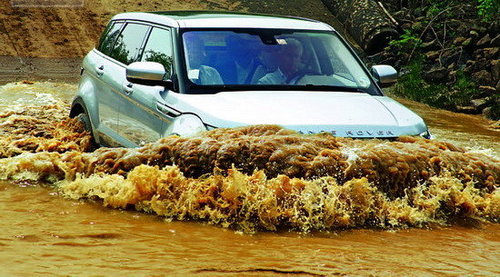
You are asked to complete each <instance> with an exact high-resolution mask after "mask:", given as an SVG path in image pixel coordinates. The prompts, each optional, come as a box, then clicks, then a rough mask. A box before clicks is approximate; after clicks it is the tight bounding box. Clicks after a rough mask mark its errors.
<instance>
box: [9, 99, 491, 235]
mask: <svg viewBox="0 0 500 277" xmlns="http://www.w3.org/2000/svg"><path fill="white" fill-rule="evenodd" d="M35 102H37V103H41V104H38V106H37V107H34V106H29V105H27V104H26V103H20V104H18V105H17V106H16V105H11V107H10V108H8V109H2V112H0V140H1V144H0V145H1V147H0V150H1V151H0V153H1V155H2V159H0V170H1V172H0V179H2V180H7V181H11V182H28V183H36V184H48V185H51V186H53V187H54V188H55V189H56V190H57V191H58V192H59V193H61V194H62V195H64V196H66V197H69V198H73V199H90V200H96V201H98V202H101V201H102V203H103V205H105V206H108V207H113V208H122V209H125V208H126V209H136V210H139V211H145V212H151V213H155V214H158V215H160V216H164V217H166V218H169V219H176V220H201V221H206V222H210V223H214V224H218V225H221V226H225V227H231V228H236V229H242V230H245V231H255V230H282V229H297V230H302V231H310V230H325V229H336V228H359V227H374V228H395V227H396V228H398V227H407V226H417V227H420V226H426V225H429V224H448V223H450V222H453V221H454V220H457V218H458V219H464V218H470V219H474V220H480V221H492V222H497V221H498V220H499V218H500V193H499V190H498V183H499V181H498V180H499V178H500V162H499V159H498V158H497V157H496V156H494V155H488V154H484V153H481V152H475V151H469V150H467V149H464V148H462V147H458V146H455V145H453V144H451V143H447V142H443V141H436V140H426V139H422V138H414V137H402V138H399V139H397V140H394V141H387V140H354V139H348V138H336V137H333V136H331V135H328V134H317V135H302V134H297V133H295V132H293V131H290V130H285V129H282V128H281V127H278V126H267V125H266V126H249V127H242V128H234V129H215V130H212V131H208V132H205V133H203V134H200V135H198V136H194V137H189V138H181V137H177V136H171V137H166V138H163V139H160V140H159V141H157V142H155V143H152V144H148V145H146V146H144V147H141V148H136V149H126V148H100V149H98V150H96V151H92V152H88V151H91V148H90V136H89V134H88V133H85V132H83V128H82V126H81V124H80V123H79V122H78V120H76V119H69V118H68V117H67V114H68V105H67V104H65V103H64V102H57V101H55V102H54V101H52V102H50V101H48V102H49V103H48V105H44V104H45V103H43V101H42V102H41V101H35ZM86 151H87V152H86Z"/></svg>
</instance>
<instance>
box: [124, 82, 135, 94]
mask: <svg viewBox="0 0 500 277" xmlns="http://www.w3.org/2000/svg"><path fill="white" fill-rule="evenodd" d="M123 90H124V91H125V94H126V95H130V94H132V92H134V84H132V83H128V84H126V85H124V86H123Z"/></svg>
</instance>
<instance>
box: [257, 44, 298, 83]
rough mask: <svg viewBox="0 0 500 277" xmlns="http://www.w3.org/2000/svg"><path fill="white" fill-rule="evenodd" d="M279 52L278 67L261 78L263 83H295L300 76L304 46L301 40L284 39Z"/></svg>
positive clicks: (260, 81) (260, 80)
mask: <svg viewBox="0 0 500 277" xmlns="http://www.w3.org/2000/svg"><path fill="white" fill-rule="evenodd" d="M280 46H281V47H280V51H279V52H278V57H277V58H278V68H277V69H276V70H275V71H273V72H271V73H268V74H266V75H264V77H262V78H260V79H259V81H258V84H262V85H286V84H288V85H294V84H295V83H296V82H297V81H298V79H299V77H300V74H299V73H300V67H301V58H302V53H303V51H304V48H303V46H302V44H301V43H300V41H299V40H297V39H294V38H287V39H286V40H283V44H281V45H280Z"/></svg>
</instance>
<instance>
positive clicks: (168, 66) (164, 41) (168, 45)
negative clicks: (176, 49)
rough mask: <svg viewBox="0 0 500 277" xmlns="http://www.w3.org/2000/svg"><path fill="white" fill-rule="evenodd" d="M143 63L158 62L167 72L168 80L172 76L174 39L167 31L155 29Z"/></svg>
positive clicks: (145, 51) (144, 54) (143, 55)
mask: <svg viewBox="0 0 500 277" xmlns="http://www.w3.org/2000/svg"><path fill="white" fill-rule="evenodd" d="M141 61H148V62H158V63H161V64H163V66H164V67H165V70H166V71H167V74H166V76H165V77H166V78H170V76H172V68H173V58H172V37H171V35H170V31H169V30H167V29H160V28H153V30H152V31H151V35H149V39H148V42H147V43H146V47H145V48H144V53H143V54H142V59H141Z"/></svg>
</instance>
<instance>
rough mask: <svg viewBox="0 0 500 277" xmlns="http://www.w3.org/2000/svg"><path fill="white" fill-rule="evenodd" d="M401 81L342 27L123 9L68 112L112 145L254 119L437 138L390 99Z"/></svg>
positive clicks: (87, 64)
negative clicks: (366, 56)
mask: <svg viewBox="0 0 500 277" xmlns="http://www.w3.org/2000/svg"><path fill="white" fill-rule="evenodd" d="M396 78H397V72H396V70H394V68H392V67H390V66H387V65H378V66H373V67H372V70H371V72H369V71H368V70H367V69H366V68H365V66H364V65H363V64H362V62H361V61H360V60H359V58H358V57H357V56H356V55H355V53H354V52H353V51H352V49H351V48H350V47H349V46H348V44H347V43H346V42H345V41H344V40H343V39H342V38H341V36H340V35H339V34H338V33H337V32H336V31H335V30H334V29H333V28H332V27H330V26H329V25H327V24H325V23H322V22H318V21H314V20H310V19H304V18H295V17H276V16H267V15H250V14H238V13H219V12H217V13H214V12H151V13H123V14H119V15H116V16H114V17H113V18H112V19H111V21H110V23H109V24H108V26H107V27H106V29H105V31H104V33H103V35H102V37H101V39H100V41H99V45H98V46H97V48H95V49H93V50H92V51H90V53H88V55H87V56H86V57H85V58H84V60H83V66H82V74H81V81H80V85H79V89H78V94H77V96H76V98H75V100H74V102H73V104H72V108H71V113H70V116H71V117H79V118H80V120H82V121H83V122H84V124H85V127H86V128H87V129H88V130H89V131H91V133H92V134H93V136H94V138H95V141H96V142H97V143H98V144H101V145H107V146H126V147H137V146H141V145H143V144H145V143H149V142H152V141H156V140H158V139H159V138H161V137H164V136H168V135H171V134H177V135H181V136H189V135H193V134H196V133H198V132H200V131H204V130H210V129H213V128H218V127H237V126H244V125H252V124H277V125H280V126H283V127H285V128H288V129H293V130H296V131H298V132H301V133H306V134H309V133H320V132H327V133H331V134H333V135H335V136H342V137H356V138H374V137H376V138H392V137H398V136H401V135H421V136H424V137H428V136H429V132H428V130H427V127H426V125H425V123H424V122H423V120H422V119H421V118H420V117H419V116H417V115H416V114H414V113H413V112H411V111H410V110H408V109H407V108H405V107H404V106H402V105H400V104H399V103H397V102H396V101H394V100H392V99H390V98H388V97H386V96H384V95H383V94H382V91H381V89H380V87H383V86H386V85H390V84H392V83H394V82H395V81H396Z"/></svg>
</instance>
